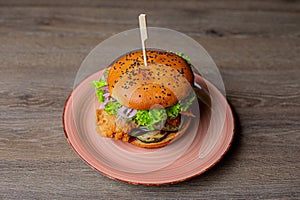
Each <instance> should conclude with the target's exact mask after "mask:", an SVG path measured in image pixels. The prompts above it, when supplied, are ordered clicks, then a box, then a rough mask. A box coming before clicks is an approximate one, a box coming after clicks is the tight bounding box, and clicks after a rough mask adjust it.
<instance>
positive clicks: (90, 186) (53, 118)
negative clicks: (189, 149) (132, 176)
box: [0, 0, 300, 199]
mask: <svg viewBox="0 0 300 200" xmlns="http://www.w3.org/2000/svg"><path fill="white" fill-rule="evenodd" d="M141 12H145V13H147V14H148V16H149V17H148V25H149V26H158V27H165V28H170V29H174V30H177V31H180V32H183V33H185V34H187V35H189V36H190V37H192V38H194V39H195V40H197V41H198V42H199V43H200V44H202V45H203V46H204V47H205V48H206V49H207V51H208V52H209V53H210V55H211V56H212V57H213V59H214V60H215V62H216V64H217V65H218V67H219V69H220V71H221V73H222V76H223V79H224V82H225V87H226V90H227V97H228V100H229V101H230V103H231V104H232V106H233V107H234V109H235V112H236V114H237V120H238V122H239V123H238V129H237V132H236V135H235V140H234V142H233V145H232V147H231V149H230V151H229V152H228V153H227V154H226V156H225V157H224V158H223V159H222V160H221V162H220V163H218V164H217V165H216V166H215V167H213V168H212V169H211V170H209V171H208V172H206V173H204V174H203V175H200V176H198V177H196V178H193V179H191V180H189V181H186V182H183V183H179V184H175V185H166V186H161V187H146V186H135V185H129V184H126V183H122V182H118V181H115V180H111V179H109V178H107V177H105V176H103V175H101V174H99V173H97V172H95V171H94V170H92V169H91V168H90V167H89V166H88V165H86V164H85V163H84V162H83V161H81V160H80V159H79V157H78V156H77V155H76V154H75V153H74V152H73V150H72V149H71V147H70V146H69V145H68V143H67V141H66V139H65V134H64V131H63V128H62V120H61V118H62V112H63V107H64V103H65V100H66V98H67V97H68V95H69V93H70V92H71V90H72V86H73V81H74V78H75V75H76V72H77V69H78V68H79V66H80V63H81V62H82V60H83V59H84V57H85V56H86V55H87V54H88V53H89V51H90V50H91V49H92V48H93V47H94V46H96V45H97V44H98V43H99V42H101V41H103V40H105V39H106V38H108V37H110V36H112V35H114V34H116V33H118V32H121V31H124V30H128V29H131V28H136V27H137V25H138V24H137V16H138V14H139V13H141ZM0 47H1V48H0V72H1V73H0V94H1V95H0V167H1V170H0V177H1V181H0V199H101V198H103V199H107V198H119V199H153V198H157V199H163V198H173V199H192V198H195V199H235V198H238V199H245V198H246V199H255V198H261V199H299V198H300V169H299V167H300V143H299V140H300V122H299V119H300V66H299V63H300V56H299V53H300V3H299V1H293V0H286V1H262V2H260V1H237V0H231V1H167V0H163V1H147V0H142V1H135V0H130V1H121V0H119V1H111V0H110V1H109V0H104V1H98V2H96V1H92V0H89V1H85V2H83V1H82V2H81V1H77V0H76V1H68V0H61V1H60V0H53V1H42V0H37V1H33V0H25V1H22V2H21V1H15V0H11V1H4V0H1V1H0Z"/></svg>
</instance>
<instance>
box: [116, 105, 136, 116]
mask: <svg viewBox="0 0 300 200" xmlns="http://www.w3.org/2000/svg"><path fill="white" fill-rule="evenodd" d="M136 113H137V110H135V109H133V108H128V107H126V106H122V107H121V108H119V110H118V115H119V116H121V117H123V118H125V119H128V118H131V117H133V116H135V115H136Z"/></svg>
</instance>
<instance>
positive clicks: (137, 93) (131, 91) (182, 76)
mask: <svg viewBox="0 0 300 200" xmlns="http://www.w3.org/2000/svg"><path fill="white" fill-rule="evenodd" d="M147 63H148V66H144V60H143V53H142V52H141V51H137V52H132V53H129V54H127V55H125V56H123V57H121V58H120V59H118V60H117V61H116V62H114V63H113V64H112V65H111V68H110V71H109V74H108V90H109V92H110V94H111V96H112V97H114V98H115V99H116V100H117V101H118V102H119V103H121V104H122V105H124V106H127V107H129V108H134V109H138V110H150V109H151V108H153V107H157V106H160V107H164V108H165V107H169V106H172V105H174V104H176V103H177V102H178V101H179V100H181V99H184V98H185V97H187V96H188V94H189V91H190V90H191V89H192V87H191V85H193V84H194V75H193V72H192V70H191V67H190V65H189V64H188V63H187V61H186V60H185V59H183V58H182V57H180V56H178V55H176V54H175V53H171V52H165V51H160V50H158V51H147Z"/></svg>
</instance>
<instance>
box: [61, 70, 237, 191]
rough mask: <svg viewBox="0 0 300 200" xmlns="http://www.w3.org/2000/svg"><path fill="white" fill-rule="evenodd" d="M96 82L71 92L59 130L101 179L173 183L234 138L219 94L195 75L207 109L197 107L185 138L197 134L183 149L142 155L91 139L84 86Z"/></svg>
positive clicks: (197, 170)
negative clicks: (197, 117)
mask: <svg viewBox="0 0 300 200" xmlns="http://www.w3.org/2000/svg"><path fill="white" fill-rule="evenodd" d="M97 79H99V72H98V73H95V74H93V75H91V76H89V77H88V78H86V79H85V80H84V81H82V82H81V83H80V84H79V85H78V86H77V87H76V88H75V89H74V90H73V92H72V93H71V95H70V96H69V98H68V100H67V102H66V104H65V108H64V113H63V125H64V130H65V134H66V137H67V140H68V142H69V144H70V145H71V146H72V148H73V149H74V151H75V152H76V153H77V154H78V155H79V156H80V157H81V158H82V159H83V160H84V161H85V162H86V163H87V164H89V165H90V166H91V167H92V168H94V169H96V170H97V171H99V172H101V173H102V174H104V175H105V176H108V177H109V178H112V179H117V180H120V181H124V182H127V183H131V184H143V185H161V184H171V183H177V182H181V181H184V180H187V179H189V178H192V177H194V176H197V175H199V174H201V173H203V172H205V171H206V170H208V169H209V168H211V167H212V166H214V165H215V164H216V163H217V162H218V161H219V160H220V159H221V158H222V156H223V155H224V154H225V153H226V151H227V150H228V149H229V146H230V144H231V142H232V139H233V135H234V117H233V114H232V110H231V108H230V106H229V104H228V102H227V101H226V98H225V97H224V96H223V95H222V94H221V92H219V90H218V89H217V88H216V87H215V86H214V85H212V84H211V83H210V82H208V81H207V80H205V79H204V78H202V77H200V76H199V75H195V80H196V83H198V84H199V85H206V86H207V90H208V91H209V94H210V96H211V102H212V107H211V108H208V107H207V106H205V105H202V104H200V110H201V111H200V112H201V113H200V121H199V124H194V125H191V126H190V127H189V129H188V131H187V132H186V133H185V134H189V133H188V132H193V131H192V130H197V131H194V132H195V133H196V134H195V135H194V136H193V140H191V142H190V143H188V142H187V143H188V145H186V146H182V147H181V148H178V146H179V145H180V144H181V143H180V142H181V140H184V138H180V139H178V140H177V141H175V142H173V143H172V144H170V145H167V147H163V148H159V149H142V148H139V147H136V146H133V145H131V144H128V143H123V142H120V141H115V140H113V139H110V138H104V137H100V136H99V135H98V134H97V132H96V131H95V128H96V125H95V104H94V103H95V91H94V89H93V88H92V87H91V84H90V83H91V81H92V80H97ZM185 134H184V135H185ZM187 143H186V144H187Z"/></svg>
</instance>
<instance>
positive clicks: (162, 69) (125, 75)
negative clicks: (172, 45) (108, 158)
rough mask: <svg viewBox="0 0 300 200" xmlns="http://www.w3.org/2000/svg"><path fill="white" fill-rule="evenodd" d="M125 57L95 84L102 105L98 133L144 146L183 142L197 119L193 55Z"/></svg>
mask: <svg viewBox="0 0 300 200" xmlns="http://www.w3.org/2000/svg"><path fill="white" fill-rule="evenodd" d="M146 56H147V66H145V65H144V60H143V53H142V51H134V52H130V53H127V54H126V55H123V56H121V57H120V58H118V59H117V60H116V61H114V62H113V63H112V64H111V65H110V66H109V67H107V68H106V69H105V71H104V72H103V74H102V75H101V77H100V79H99V80H95V81H93V82H92V85H93V86H94V87H95V89H96V93H95V94H96V98H97V99H98V102H99V106H97V107H96V131H97V132H98V134H99V135H101V136H104V137H108V138H114V139H116V140H120V141H123V142H128V143H130V144H132V145H135V146H139V147H143V148H159V147H163V146H166V145H167V144H169V143H171V142H172V141H174V140H175V139H176V138H179V137H180V136H181V135H182V134H183V133H184V132H185V131H186V130H187V128H188V126H189V124H190V123H191V120H192V118H193V117H195V115H194V114H193V113H192V111H191V105H192V104H194V102H195V95H194V93H193V89H192V88H193V85H194V74H193V72H192V69H191V64H190V61H189V58H188V57H187V56H183V54H182V53H173V52H169V51H163V50H148V51H147V52H146Z"/></svg>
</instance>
